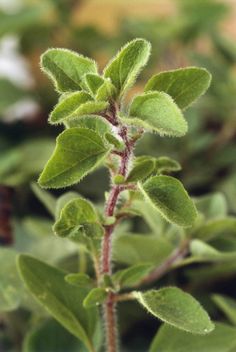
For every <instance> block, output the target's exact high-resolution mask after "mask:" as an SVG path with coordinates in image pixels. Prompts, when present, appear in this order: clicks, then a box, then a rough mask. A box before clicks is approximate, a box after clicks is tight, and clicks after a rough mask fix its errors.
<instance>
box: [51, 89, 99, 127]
mask: <svg viewBox="0 0 236 352" xmlns="http://www.w3.org/2000/svg"><path fill="white" fill-rule="evenodd" d="M91 100H92V97H91V96H90V95H89V94H88V93H85V92H75V93H71V94H68V96H67V97H66V98H64V99H63V100H61V101H60V102H59V103H58V104H57V105H56V107H55V108H54V110H53V111H52V112H51V114H50V117H49V122H50V123H52V124H56V123H62V122H63V121H64V120H67V119H71V118H73V117H78V116H80V115H81V113H80V110H81V108H82V107H83V105H84V104H85V103H86V102H88V101H91Z"/></svg>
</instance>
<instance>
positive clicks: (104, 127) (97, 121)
mask: <svg viewBox="0 0 236 352" xmlns="http://www.w3.org/2000/svg"><path fill="white" fill-rule="evenodd" d="M66 123H67V125H68V126H69V127H81V128H88V129H90V130H93V131H94V132H96V133H98V134H99V135H100V136H104V135H105V133H109V132H111V127H110V124H109V122H107V121H106V120H105V119H102V118H101V117H100V116H97V115H86V116H80V117H78V118H74V119H72V120H70V121H67V122H66Z"/></svg>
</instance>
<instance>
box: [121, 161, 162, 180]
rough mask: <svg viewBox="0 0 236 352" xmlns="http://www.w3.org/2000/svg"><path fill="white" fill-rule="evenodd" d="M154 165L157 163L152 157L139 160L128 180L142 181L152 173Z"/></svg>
mask: <svg viewBox="0 0 236 352" xmlns="http://www.w3.org/2000/svg"><path fill="white" fill-rule="evenodd" d="M154 166H155V163H154V160H152V159H149V160H142V161H139V160H137V161H136V162H135V163H134V167H133V168H132V169H131V170H130V172H129V174H128V176H127V179H126V182H137V181H142V180H143V179H145V178H147V177H148V176H150V175H151V173H152V171H153V170H154Z"/></svg>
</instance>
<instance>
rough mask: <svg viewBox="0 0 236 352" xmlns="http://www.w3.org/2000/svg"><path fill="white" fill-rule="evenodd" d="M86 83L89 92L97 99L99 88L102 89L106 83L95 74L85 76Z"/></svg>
mask: <svg viewBox="0 0 236 352" xmlns="http://www.w3.org/2000/svg"><path fill="white" fill-rule="evenodd" d="M84 83H85V85H86V87H87V88H88V90H89V92H90V93H91V94H92V95H93V96H94V97H95V96H96V93H97V91H98V88H99V87H101V86H102V85H103V83H104V78H102V77H101V76H99V75H97V74H94V73H88V74H87V75H85V76H84Z"/></svg>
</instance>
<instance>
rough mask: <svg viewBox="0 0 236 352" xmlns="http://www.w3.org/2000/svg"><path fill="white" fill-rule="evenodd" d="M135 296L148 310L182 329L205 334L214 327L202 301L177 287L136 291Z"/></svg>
mask: <svg viewBox="0 0 236 352" xmlns="http://www.w3.org/2000/svg"><path fill="white" fill-rule="evenodd" d="M135 296H136V298H137V300H138V301H139V302H140V303H141V304H142V305H143V306H144V307H145V308H146V309H147V310H148V312H150V313H151V314H153V315H154V316H155V317H157V318H159V319H161V320H162V321H164V322H166V323H167V324H170V325H172V326H175V327H176V328H178V329H180V330H185V331H188V332H191V333H193V334H200V335H205V334H208V333H209V332H211V331H212V330H213V329H214V324H213V323H212V322H211V320H210V318H209V316H208V314H207V313H206V311H205V310H204V309H203V308H202V306H201V305H200V303H199V302H198V301H197V300H195V298H193V297H192V296H191V295H190V294H188V293H186V292H183V291H182V290H180V289H179V288H177V287H165V288H162V289H160V290H151V291H147V292H144V293H142V292H135Z"/></svg>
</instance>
